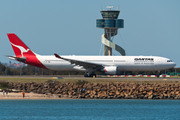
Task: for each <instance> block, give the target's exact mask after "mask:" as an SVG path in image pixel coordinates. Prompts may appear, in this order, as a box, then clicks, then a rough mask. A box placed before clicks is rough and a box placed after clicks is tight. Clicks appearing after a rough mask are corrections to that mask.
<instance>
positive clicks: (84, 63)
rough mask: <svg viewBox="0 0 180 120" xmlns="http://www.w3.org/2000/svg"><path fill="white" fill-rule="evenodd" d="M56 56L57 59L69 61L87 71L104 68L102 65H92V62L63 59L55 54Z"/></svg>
mask: <svg viewBox="0 0 180 120" xmlns="http://www.w3.org/2000/svg"><path fill="white" fill-rule="evenodd" d="M54 55H55V57H57V58H59V59H63V60H66V61H69V62H70V63H71V64H75V65H79V66H83V67H84V68H85V69H97V70H98V69H101V68H103V65H102V64H97V63H92V62H87V61H81V60H73V59H69V58H63V57H61V56H59V55H58V54H56V53H54Z"/></svg>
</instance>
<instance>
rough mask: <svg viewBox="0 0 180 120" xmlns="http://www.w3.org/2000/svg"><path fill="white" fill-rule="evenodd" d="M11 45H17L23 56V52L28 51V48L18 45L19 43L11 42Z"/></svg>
mask: <svg viewBox="0 0 180 120" xmlns="http://www.w3.org/2000/svg"><path fill="white" fill-rule="evenodd" d="M11 45H13V46H14V47H17V48H19V50H20V51H21V56H22V57H23V53H26V52H28V51H29V49H27V50H26V49H25V48H24V47H22V46H19V45H15V44H13V43H11Z"/></svg>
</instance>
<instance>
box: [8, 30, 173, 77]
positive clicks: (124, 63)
mask: <svg viewBox="0 0 180 120" xmlns="http://www.w3.org/2000/svg"><path fill="white" fill-rule="evenodd" d="M7 36H8V38H9V40H10V43H11V46H12V48H13V50H14V53H15V55H16V56H8V57H9V58H10V59H13V60H16V61H19V62H23V63H25V64H29V65H33V66H36V67H40V68H44V69H50V70H62V71H66V70H68V71H73V70H78V71H85V72H86V74H85V75H84V76H85V77H92V76H96V74H95V72H97V71H98V72H102V73H105V74H116V73H117V72H118V71H160V70H165V69H169V68H172V67H174V66H175V65H176V64H175V63H174V62H172V61H171V60H170V59H168V58H164V57H157V56H74V55H73V56H59V55H58V54H56V53H54V55H52V56H42V55H38V54H36V53H34V52H33V51H31V50H30V49H29V48H28V47H27V46H26V45H25V44H24V43H23V42H22V41H21V40H20V39H19V38H18V36H16V34H14V33H8V34H7Z"/></svg>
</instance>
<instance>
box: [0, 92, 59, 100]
mask: <svg viewBox="0 0 180 120" xmlns="http://www.w3.org/2000/svg"><path fill="white" fill-rule="evenodd" d="M3 99H62V98H59V96H58V95H45V94H36V93H33V92H30V93H25V97H24V98H23V95H22V92H19V93H14V92H10V93H8V94H7V95H6V94H4V95H3V92H0V100H3Z"/></svg>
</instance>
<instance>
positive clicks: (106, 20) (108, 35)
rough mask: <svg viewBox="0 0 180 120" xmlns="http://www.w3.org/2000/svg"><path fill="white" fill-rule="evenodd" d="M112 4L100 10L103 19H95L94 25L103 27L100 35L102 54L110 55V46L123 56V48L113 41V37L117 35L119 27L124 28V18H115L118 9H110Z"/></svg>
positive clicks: (117, 14)
mask: <svg viewBox="0 0 180 120" xmlns="http://www.w3.org/2000/svg"><path fill="white" fill-rule="evenodd" d="M112 8H113V6H108V7H107V10H102V11H101V15H102V17H103V19H97V20H96V27H98V28H102V29H104V34H103V35H102V43H103V44H104V55H105V56H107V55H108V56H112V48H113V49H114V50H116V51H118V52H119V53H120V54H121V55H123V56H125V55H126V53H125V50H124V49H123V48H122V47H120V46H119V45H117V44H114V43H113V37H114V36H115V35H117V33H118V29H119V28H124V20H123V19H117V18H118V16H119V13H120V11H119V10H112Z"/></svg>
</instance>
